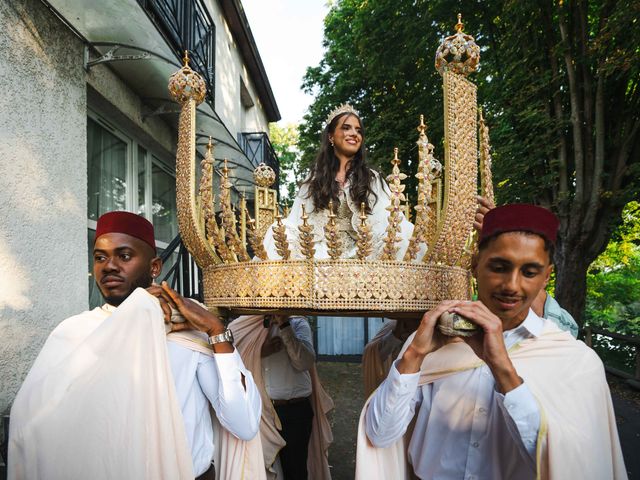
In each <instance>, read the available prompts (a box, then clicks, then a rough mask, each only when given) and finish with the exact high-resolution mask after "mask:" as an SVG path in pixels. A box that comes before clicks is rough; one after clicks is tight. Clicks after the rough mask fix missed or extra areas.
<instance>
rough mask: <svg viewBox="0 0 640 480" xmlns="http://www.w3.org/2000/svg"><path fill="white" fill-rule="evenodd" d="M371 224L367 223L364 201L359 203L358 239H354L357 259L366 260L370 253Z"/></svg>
mask: <svg viewBox="0 0 640 480" xmlns="http://www.w3.org/2000/svg"><path fill="white" fill-rule="evenodd" d="M372 250H373V248H372V247H371V226H369V224H368V223H367V213H366V209H365V205H364V202H362V203H361V204H360V225H359V226H358V240H357V241H356V254H357V256H358V259H360V260H366V259H367V257H368V256H369V255H371V251H372Z"/></svg>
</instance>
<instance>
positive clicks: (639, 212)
mask: <svg viewBox="0 0 640 480" xmlns="http://www.w3.org/2000/svg"><path fill="white" fill-rule="evenodd" d="M622 217H623V223H622V225H620V227H619V228H618V229H617V230H616V231H615V232H614V234H613V236H612V240H611V241H610V242H609V245H608V246H607V249H606V250H605V251H604V252H603V253H602V254H601V255H600V256H599V257H598V258H597V259H596V261H595V262H593V264H592V265H591V267H590V269H589V273H588V276H587V288H588V290H587V304H586V310H585V317H586V319H587V322H588V323H589V324H590V325H594V326H599V327H602V328H606V329H608V330H611V331H615V332H620V333H625V334H628V335H640V203H638V202H630V203H629V204H628V205H627V206H626V207H625V209H624V210H623V212H622Z"/></svg>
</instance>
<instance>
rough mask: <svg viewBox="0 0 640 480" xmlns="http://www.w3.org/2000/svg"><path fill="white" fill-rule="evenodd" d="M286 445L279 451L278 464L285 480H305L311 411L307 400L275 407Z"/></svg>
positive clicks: (311, 418)
mask: <svg viewBox="0 0 640 480" xmlns="http://www.w3.org/2000/svg"><path fill="white" fill-rule="evenodd" d="M275 409H276V413H277V414H278V417H280V422H281V423H282V431H281V432H280V435H281V436H282V438H284V441H285V442H287V445H286V446H285V447H284V448H283V449H282V450H280V463H281V464H282V472H283V473H284V478H285V480H306V479H307V452H308V449H309V439H310V438H311V422H312V420H313V409H312V408H311V402H310V401H309V399H308V398H306V399H304V400H302V401H300V402H296V403H290V404H287V405H277V406H276V407H275Z"/></svg>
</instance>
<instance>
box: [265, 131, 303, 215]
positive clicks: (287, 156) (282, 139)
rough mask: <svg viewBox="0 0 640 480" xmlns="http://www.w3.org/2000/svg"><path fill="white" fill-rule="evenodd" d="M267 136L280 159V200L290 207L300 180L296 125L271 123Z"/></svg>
mask: <svg viewBox="0 0 640 480" xmlns="http://www.w3.org/2000/svg"><path fill="white" fill-rule="evenodd" d="M269 138H270V140H271V145H273V149H274V150H275V151H276V154H277V155H278V159H279V160H280V178H279V180H280V202H281V203H282V204H284V205H287V206H289V207H290V206H291V205H292V204H293V200H294V198H295V196H296V192H297V191H298V184H299V183H300V181H301V180H302V171H301V169H300V152H299V150H298V126H297V125H295V124H288V125H285V126H284V127H281V126H279V125H278V124H277V123H271V124H270V125H269Z"/></svg>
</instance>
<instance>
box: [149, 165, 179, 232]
mask: <svg viewBox="0 0 640 480" xmlns="http://www.w3.org/2000/svg"><path fill="white" fill-rule="evenodd" d="M151 185H152V187H151V188H152V192H153V196H152V198H153V200H152V214H153V227H154V230H155V234H156V239H157V240H160V241H162V242H165V243H169V242H171V240H173V239H174V238H175V237H176V235H178V225H177V224H176V212H177V209H176V179H175V177H174V176H173V175H171V174H169V173H168V172H167V171H166V170H165V169H164V168H163V167H162V166H161V165H160V164H159V163H157V162H153V167H152V173H151Z"/></svg>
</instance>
